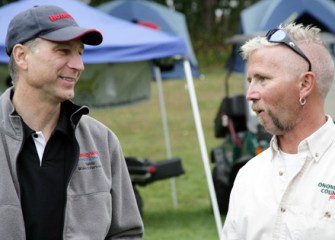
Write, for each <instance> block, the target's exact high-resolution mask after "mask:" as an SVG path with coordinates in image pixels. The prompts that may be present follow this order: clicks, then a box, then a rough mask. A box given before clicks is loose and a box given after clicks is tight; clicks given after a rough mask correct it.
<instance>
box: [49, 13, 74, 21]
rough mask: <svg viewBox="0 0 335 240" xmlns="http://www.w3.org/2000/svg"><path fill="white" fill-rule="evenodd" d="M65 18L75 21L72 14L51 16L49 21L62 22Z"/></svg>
mask: <svg viewBox="0 0 335 240" xmlns="http://www.w3.org/2000/svg"><path fill="white" fill-rule="evenodd" d="M63 18H70V19H72V20H74V19H73V17H72V16H71V15H70V14H68V13H60V14H56V15H50V16H49V19H50V20H51V21H53V22H54V21H57V20H61V19H63Z"/></svg>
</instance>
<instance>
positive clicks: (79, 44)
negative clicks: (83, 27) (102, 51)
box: [40, 38, 84, 49]
mask: <svg viewBox="0 0 335 240" xmlns="http://www.w3.org/2000/svg"><path fill="white" fill-rule="evenodd" d="M40 39H41V41H42V42H44V43H45V44H48V45H51V46H54V47H71V48H79V49H84V44H83V41H82V40H81V39H75V40H72V41H67V42H54V41H49V40H45V39H42V38H40Z"/></svg>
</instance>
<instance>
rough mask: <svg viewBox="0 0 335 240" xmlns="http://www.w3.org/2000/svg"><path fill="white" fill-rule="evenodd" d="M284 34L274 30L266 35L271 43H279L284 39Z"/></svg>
mask: <svg viewBox="0 0 335 240" xmlns="http://www.w3.org/2000/svg"><path fill="white" fill-rule="evenodd" d="M285 37H286V33H285V32H284V31H283V30H281V29H276V30H274V31H271V33H270V32H269V33H268V34H267V39H268V40H269V41H271V42H281V41H283V40H284V39H285Z"/></svg>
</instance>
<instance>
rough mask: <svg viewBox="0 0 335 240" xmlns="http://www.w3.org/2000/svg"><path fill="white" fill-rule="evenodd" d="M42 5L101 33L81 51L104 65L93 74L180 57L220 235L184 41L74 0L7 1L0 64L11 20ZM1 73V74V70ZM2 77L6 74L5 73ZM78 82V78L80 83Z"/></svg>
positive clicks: (89, 61) (90, 62)
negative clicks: (59, 9) (96, 42)
mask: <svg viewBox="0 0 335 240" xmlns="http://www.w3.org/2000/svg"><path fill="white" fill-rule="evenodd" d="M45 4H54V5H58V6H60V7H62V8H64V9H65V10H67V11H68V12H69V13H71V15H72V16H73V17H74V18H75V19H76V21H77V22H78V24H79V25H80V26H83V27H90V28H98V29H99V30H100V31H101V32H102V34H103V36H104V40H103V43H102V44H101V45H99V46H93V47H92V46H86V49H85V52H84V54H83V60H84V62H85V63H86V68H87V67H89V66H96V65H100V64H102V65H103V67H102V68H100V69H98V70H97V69H95V70H94V71H93V72H94V74H97V73H99V72H106V71H108V69H107V68H109V67H110V66H109V65H104V64H119V63H129V62H141V61H142V62H143V61H151V60H153V59H159V58H165V57H171V56H176V55H177V56H179V57H180V58H181V59H182V60H183V66H184V71H185V77H186V80H187V84H188V90H189V94H190V101H191V106H192V110H193V115H194V121H195V125H196V130H197V134H198V140H199V146H200V151H201V155H202V160H203V164H204V169H205V173H206V177H207V183H208V188H209V193H210V198H211V203H212V207H213V212H214V215H215V222H216V227H217V231H218V234H220V232H221V228H222V224H221V219H220V213H219V210H218V205H217V201H216V196H215V191H214V186H213V181H212V177H211V171H210V166H209V160H208V155H207V149H206V145H205V140H204V139H205V138H204V133H203V128H202V124H201V118H200V114H199V108H198V104H197V99H196V94H195V89H194V85H193V79H192V74H191V67H190V63H189V61H188V59H187V57H186V47H185V44H184V41H183V40H182V39H181V38H180V37H177V36H171V35H169V34H167V33H163V32H161V31H155V30H151V29H148V28H143V27H140V26H137V25H135V24H132V23H130V22H127V21H124V20H121V19H117V18H114V17H111V16H109V15H107V14H105V13H103V12H101V11H99V10H97V9H94V8H92V7H90V6H88V5H86V4H84V3H82V2H80V1H77V0H57V1H53V2H47V1H45V0H22V1H19V2H14V3H10V4H7V5H5V6H3V7H1V8H0V23H1V25H0V63H4V64H5V63H7V62H8V60H9V58H8V56H7V55H6V53H5V36H6V31H7V27H8V24H9V22H10V20H11V19H12V18H13V17H14V16H15V15H16V14H17V13H19V12H21V11H23V10H25V9H28V8H30V7H33V6H35V5H45ZM4 64H3V65H4ZM128 70H129V68H128ZM0 73H2V70H1V69H0ZM84 73H85V72H84ZM84 73H83V74H84ZM155 73H156V80H157V85H158V88H159V89H160V90H161V91H160V99H163V94H162V88H161V87H159V86H162V84H161V76H160V71H159V68H158V67H155ZM7 74H8V73H7ZM94 74H93V75H94ZM121 75H123V74H119V76H121ZM105 76H106V75H105ZM3 77H6V75H4V76H3ZM83 77H84V75H83ZM106 77H109V76H106ZM150 79H151V78H150ZM82 80H83V78H81V81H82ZM109 80H110V79H108V81H105V83H107V84H108V83H109ZM81 81H79V83H80V82H81ZM118 81H123V79H118ZM136 84H137V83H136V78H134V81H133V82H129V84H128V86H127V88H128V89H129V91H130V90H131V89H132V88H133V86H134V85H136ZM110 87H113V86H107V85H106V86H105V88H110ZM91 89H92V90H93V91H94V90H95V87H94V86H93V87H92V88H91ZM88 105H89V104H88ZM162 107H164V109H163V110H162V113H163V112H164V113H165V106H164V101H161V108H162ZM164 116H165V114H162V118H163V119H162V121H163V125H164V126H163V128H164V130H167V124H166V119H164ZM164 134H165V135H167V134H168V133H167V132H166V131H165V132H164Z"/></svg>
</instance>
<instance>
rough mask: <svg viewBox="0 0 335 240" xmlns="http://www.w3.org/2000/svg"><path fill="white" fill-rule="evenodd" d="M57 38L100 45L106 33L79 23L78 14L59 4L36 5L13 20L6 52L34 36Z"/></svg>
mask: <svg viewBox="0 0 335 240" xmlns="http://www.w3.org/2000/svg"><path fill="white" fill-rule="evenodd" d="M37 37H39V38H42V39H45V40H49V41H53V42H68V41H72V40H75V39H78V38H81V39H82V41H83V43H84V44H87V45H99V44H100V43H101V42H102V39H103V37H102V34H101V32H100V31H99V30H97V29H94V28H93V29H88V28H82V27H79V26H78V24H77V23H76V21H75V20H74V18H73V17H72V16H71V15H70V14H69V13H67V12H66V11H65V10H64V9H62V8H60V7H58V6H52V5H43V6H35V7H32V8H30V9H28V10H26V11H23V12H21V13H19V14H17V15H16V16H15V17H14V18H13V19H12V21H11V22H10V23H9V26H8V30H7V36H6V52H7V54H8V56H10V55H11V53H12V50H13V47H14V45H15V44H18V43H21V44H23V43H25V42H27V41H29V40H31V39H34V38H37Z"/></svg>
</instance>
